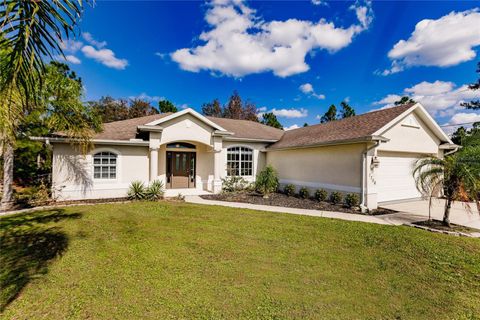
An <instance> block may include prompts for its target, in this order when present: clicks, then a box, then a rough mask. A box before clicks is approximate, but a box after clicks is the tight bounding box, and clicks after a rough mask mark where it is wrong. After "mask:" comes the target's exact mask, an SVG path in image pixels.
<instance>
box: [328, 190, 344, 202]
mask: <svg viewBox="0 0 480 320" xmlns="http://www.w3.org/2000/svg"><path fill="white" fill-rule="evenodd" d="M342 199H343V196H342V194H341V193H340V192H338V191H334V192H332V193H331V194H330V202H331V203H333V204H337V203H341V202H342Z"/></svg>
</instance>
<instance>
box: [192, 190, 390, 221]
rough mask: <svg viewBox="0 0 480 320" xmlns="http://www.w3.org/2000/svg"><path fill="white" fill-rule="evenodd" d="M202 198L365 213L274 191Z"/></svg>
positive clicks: (381, 210) (375, 213)
mask: <svg viewBox="0 0 480 320" xmlns="http://www.w3.org/2000/svg"><path fill="white" fill-rule="evenodd" d="M200 197H201V198H203V199H205V200H216V201H227V202H242V203H251V204H262V205H269V206H277V207H288V208H298V209H311V210H322V211H337V212H345V213H354V214H364V213H362V212H361V211H360V209H359V208H347V207H345V206H344V205H341V204H331V203H329V202H323V201H322V202H320V201H316V200H313V199H302V198H298V197H294V196H291V197H289V196H287V195H285V194H283V193H273V194H271V195H270V196H269V197H268V198H267V199H265V198H263V197H262V195H260V194H258V193H254V192H233V193H220V194H208V195H202V196H200ZM395 212H396V211H393V210H388V209H382V208H379V209H377V210H371V211H370V212H369V213H365V214H368V215H382V214H390V213H395Z"/></svg>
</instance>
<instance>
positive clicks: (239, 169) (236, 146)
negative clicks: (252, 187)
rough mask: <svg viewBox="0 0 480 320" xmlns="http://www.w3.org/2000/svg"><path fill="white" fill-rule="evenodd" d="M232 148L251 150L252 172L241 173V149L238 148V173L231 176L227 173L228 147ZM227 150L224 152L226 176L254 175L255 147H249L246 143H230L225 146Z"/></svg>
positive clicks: (249, 176)
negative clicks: (247, 173)
mask: <svg viewBox="0 0 480 320" xmlns="http://www.w3.org/2000/svg"><path fill="white" fill-rule="evenodd" d="M233 148H244V149H248V150H250V151H251V152H252V161H251V162H252V174H249V175H242V174H241V171H242V168H243V166H242V160H241V149H240V153H239V165H240V166H239V168H238V173H239V174H238V175H236V176H232V175H230V174H229V172H228V171H229V170H228V162H229V161H228V151H229V150H230V149H233ZM226 149H227V152H226V159H225V170H226V176H227V177H247V178H251V177H254V176H255V149H254V148H252V147H250V146H246V145H231V146H228V147H227V148H226Z"/></svg>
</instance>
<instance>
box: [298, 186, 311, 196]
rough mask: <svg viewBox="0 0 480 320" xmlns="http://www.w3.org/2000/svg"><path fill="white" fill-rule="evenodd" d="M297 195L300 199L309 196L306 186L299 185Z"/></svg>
mask: <svg viewBox="0 0 480 320" xmlns="http://www.w3.org/2000/svg"><path fill="white" fill-rule="evenodd" d="M298 195H299V196H300V198H302V199H308V198H309V197H310V192H308V189H307V188H306V187H301V188H300V190H298Z"/></svg>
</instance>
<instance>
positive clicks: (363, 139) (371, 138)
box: [267, 136, 390, 151]
mask: <svg viewBox="0 0 480 320" xmlns="http://www.w3.org/2000/svg"><path fill="white" fill-rule="evenodd" d="M370 141H380V142H388V141H390V139H387V138H385V137H383V136H366V137H360V138H355V139H344V140H334V141H327V142H321V143H315V144H309V145H305V146H290V147H284V148H281V147H280V148H276V147H273V148H272V147H269V148H267V151H281V150H291V149H307V148H315V147H323V146H335V145H342V144H352V143H362V142H370Z"/></svg>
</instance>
